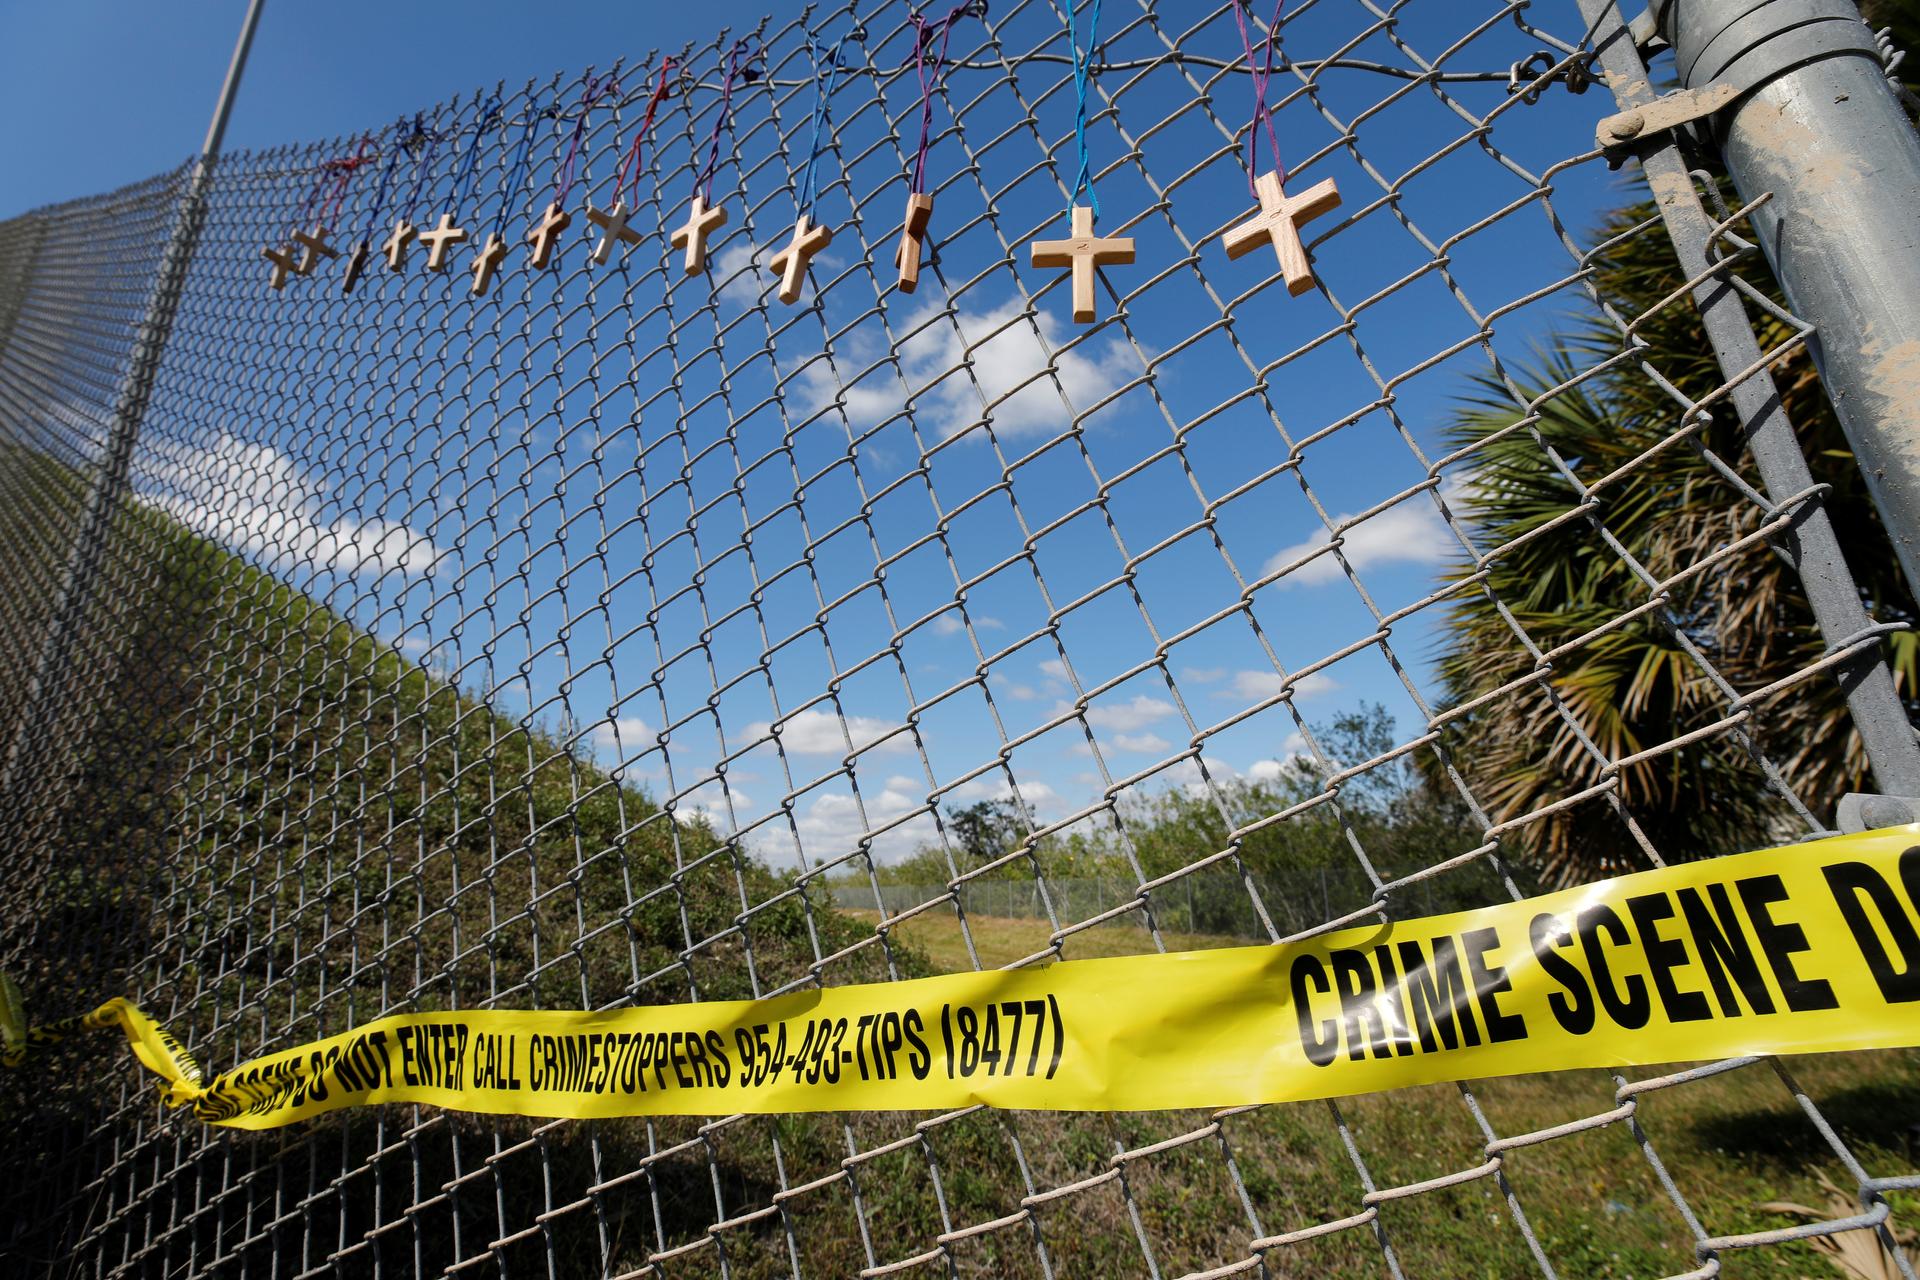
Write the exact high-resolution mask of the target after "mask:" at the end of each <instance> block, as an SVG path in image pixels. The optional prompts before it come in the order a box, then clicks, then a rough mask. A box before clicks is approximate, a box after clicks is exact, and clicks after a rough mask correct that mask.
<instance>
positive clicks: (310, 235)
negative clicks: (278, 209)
mask: <svg viewBox="0 0 1920 1280" xmlns="http://www.w3.org/2000/svg"><path fill="white" fill-rule="evenodd" d="M293 238H294V240H295V241H296V242H298V243H299V244H300V245H301V246H302V247H304V248H305V249H306V253H305V254H303V255H302V256H301V258H300V265H299V266H297V267H295V268H294V270H295V271H296V272H298V273H299V274H301V275H303V276H310V275H312V274H313V269H314V268H315V267H317V266H319V265H320V259H321V258H337V257H339V256H340V251H339V250H338V249H336V248H334V247H333V246H332V245H330V244H328V243H327V229H326V228H325V227H323V226H321V225H320V224H319V223H315V224H314V227H313V230H312V231H296V232H294V233H293Z"/></svg>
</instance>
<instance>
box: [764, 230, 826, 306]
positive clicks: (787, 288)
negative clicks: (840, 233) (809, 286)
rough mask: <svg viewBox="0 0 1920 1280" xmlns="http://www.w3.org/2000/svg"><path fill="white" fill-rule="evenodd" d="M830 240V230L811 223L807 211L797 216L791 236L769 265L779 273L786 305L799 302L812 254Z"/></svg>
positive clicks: (782, 297)
mask: <svg viewBox="0 0 1920 1280" xmlns="http://www.w3.org/2000/svg"><path fill="white" fill-rule="evenodd" d="M832 243H833V232H832V231H830V230H828V229H827V228H825V227H817V226H815V225H813V223H812V222H811V221H809V220H808V218H807V215H806V214H804V213H803V214H801V215H800V221H798V222H796V223H794V224H793V239H791V240H789V241H788V242H787V247H786V248H784V249H782V250H781V251H780V252H778V253H776V254H774V255H773V261H772V262H771V263H769V264H768V265H769V266H771V267H772V268H773V269H774V270H775V271H777V272H779V273H780V301H782V302H784V303H787V304H788V305H792V304H793V303H795V302H798V301H800V289H801V286H802V285H804V284H806V282H807V267H808V266H809V265H811V264H812V262H813V255H814V254H816V253H819V252H820V251H821V250H822V249H824V248H826V247H827V246H828V245H830V244H832Z"/></svg>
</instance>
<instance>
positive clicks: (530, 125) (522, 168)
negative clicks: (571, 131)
mask: <svg viewBox="0 0 1920 1280" xmlns="http://www.w3.org/2000/svg"><path fill="white" fill-rule="evenodd" d="M554 111H555V108H554V107H552V106H549V107H546V108H545V109H543V110H540V111H529V112H528V113H527V127H526V128H525V129H523V130H521V131H520V154H519V155H517V156H515V157H514V158H513V170H512V172H513V176H512V177H510V178H508V179H507V181H506V183H505V184H504V185H503V186H502V187H501V188H500V212H499V213H497V214H495V215H494V219H493V234H495V235H497V236H504V235H505V234H506V230H507V203H508V201H510V200H512V199H513V197H514V196H515V195H517V194H519V191H520V188H521V187H522V186H523V185H525V183H526V180H527V157H528V156H529V155H530V154H531V153H532V151H533V131H534V129H535V128H536V127H537V126H538V125H539V123H540V121H542V120H546V119H551V118H552V117H553V114H554Z"/></svg>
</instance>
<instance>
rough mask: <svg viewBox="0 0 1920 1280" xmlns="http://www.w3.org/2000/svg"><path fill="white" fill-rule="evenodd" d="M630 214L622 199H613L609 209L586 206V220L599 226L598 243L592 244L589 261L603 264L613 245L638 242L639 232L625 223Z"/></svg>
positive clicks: (609, 255) (610, 253) (611, 252)
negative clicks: (611, 206)
mask: <svg viewBox="0 0 1920 1280" xmlns="http://www.w3.org/2000/svg"><path fill="white" fill-rule="evenodd" d="M632 216H633V215H632V214H630V213H628V212H627V205H626V202H625V201H623V200H615V201H614V202H613V208H611V209H596V208H594V207H593V206H592V205H588V206H587V221H588V222H591V223H593V225H595V226H596V227H599V228H600V243H599V244H596V245H595V246H593V252H592V254H590V255H589V256H588V260H589V261H591V262H593V263H594V264H595V265H597V266H605V265H606V263H607V259H608V258H611V257H612V256H613V246H614V245H616V244H639V243H640V233H639V232H638V231H635V230H634V229H633V228H632V227H629V226H628V225H627V219H628V218H631V217H632Z"/></svg>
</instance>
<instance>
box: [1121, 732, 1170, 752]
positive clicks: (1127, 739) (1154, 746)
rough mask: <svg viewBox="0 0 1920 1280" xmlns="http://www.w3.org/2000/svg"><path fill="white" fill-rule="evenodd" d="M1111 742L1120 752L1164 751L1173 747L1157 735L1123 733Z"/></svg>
mask: <svg viewBox="0 0 1920 1280" xmlns="http://www.w3.org/2000/svg"><path fill="white" fill-rule="evenodd" d="M1113 741H1114V745H1115V746H1118V747H1119V748H1120V749H1121V750H1122V751H1165V750H1167V749H1169V748H1170V747H1172V746H1173V744H1172V743H1171V742H1168V741H1167V740H1166V739H1165V738H1163V737H1161V736H1160V735H1159V734H1157V733H1123V734H1120V735H1119V736H1118V737H1116V738H1115V739H1114V740H1113Z"/></svg>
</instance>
